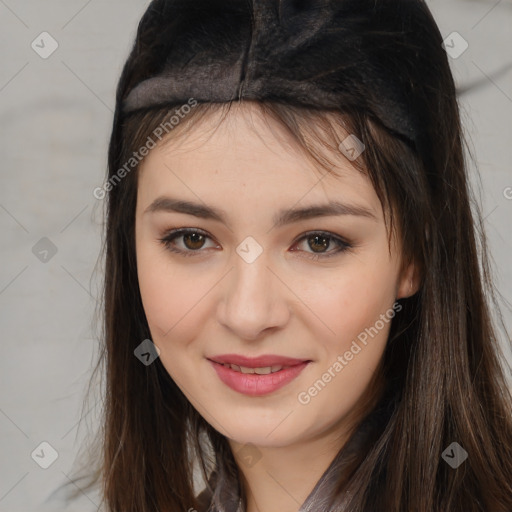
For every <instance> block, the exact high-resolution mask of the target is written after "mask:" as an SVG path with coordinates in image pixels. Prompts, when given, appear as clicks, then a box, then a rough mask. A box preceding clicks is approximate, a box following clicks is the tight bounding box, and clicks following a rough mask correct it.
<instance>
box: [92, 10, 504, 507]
mask: <svg viewBox="0 0 512 512" xmlns="http://www.w3.org/2000/svg"><path fill="white" fill-rule="evenodd" d="M463 154H464V153H463V144H462V134H461V126H460V120H459V112H458V107H457V100H456V91H455V87H454V82H453V79H452V75H451V73H450V69H449V64H448V59H447V55H446V53H445V51H444V49H443V45H442V37H441V35H440V33H439V30H438V28H437V26H436V24H435V22H434V20H433V18H432V16H431V14H430V12H429V10H428V8H427V7H426V5H425V3H424V2H422V1H419V0H417V1H413V0H407V1H405V0H399V1H397V0H394V1H392V2H391V1H384V0H379V1H376V0H371V1H370V0H357V1H345V0H318V1H303V2H299V1H296V0H295V1H294V0H281V1H277V0H252V1H248V0H233V1H230V2H227V1H225V0H223V1H221V0H208V1H201V0H195V1H193V2H191V1H189V0H173V1H171V0H167V1H164V0H155V1H153V2H152V3H151V5H150V6H149V8H148V9H147V12H146V13H145V14H144V17H143V18H142V20H141V23H140V26H139V30H138V33H137V38H136V41H135V45H134V47H133V50H132V52H131V54H130V56H129V58H128V61H127V62H126V65H125V68H124V71H123V73H122V76H121V79H120V82H119V86H118V91H117V105H116V112H115V119H114V125H113V132H112V138H111V142H110V150H109V176H108V180H107V182H106V183H105V185H104V186H103V187H102V188H100V189H98V190H97V191H95V195H96V196H97V197H102V196H104V195H105V194H108V197H107V199H108V216H107V231H106V282H105V297H104V299H105V304H104V306H105V310H104V311H105V347H104V352H103V354H102V359H101V362H102V363H104V367H103V368H104V370H105V372H106V400H105V420H104V428H103V436H104V437H103V442H102V450H103V454H104V456H103V460H102V467H101V468H100V470H99V473H100V475H101V476H100V478H101V480H100V481H101V482H102V484H103V487H102V492H103V497H104V504H105V505H106V507H107V510H109V511H116V512H117V511H123V512H127V511H136V512H149V511H159V512H179V511H190V512H192V511H194V510H196V511H201V512H204V511H207V510H208V511H212V512H213V511H215V512H241V511H244V512H276V511H279V512H296V511H298V510H300V511H302V512H305V511H308V512H328V511H333V512H334V511H350V512H356V511H358V512H359V511H361V512H362V511H365V512H370V511H371V512H375V511H385V512H403V511H417V512H432V511H443V512H445V511H457V512H458V511H467V512H469V511H482V512H484V511H485V512H490V511H494V512H510V511H511V510H512V419H511V417H512V415H511V404H512V399H511V394H510V390H509V388H508V387H507V382H506V379H505V373H504V370H503V369H502V366H501V365H500V349H499V343H498V339H497V338H498V336H497V327H496V325H494V324H493V322H492V321H491V313H490V306H491V305H493V304H494V305H495V302H493V299H494V291H493V290H494V288H493V285H492V283H491V282H490V280H489V277H488V266H487V259H486V250H485V237H484V235H483V233H482V232H481V224H480V217H479V215H478V213H477V212H476V211H475V212H473V213H472V210H471V193H470V191H469V189H468V180H467V175H466V170H465V162H464V156H463ZM99 367H101V366H99ZM99 367H98V368H99ZM205 486H206V487H205ZM204 487H205V488H204ZM203 488H204V490H202V489H203Z"/></svg>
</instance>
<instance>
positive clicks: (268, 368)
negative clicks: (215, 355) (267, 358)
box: [224, 363, 283, 375]
mask: <svg viewBox="0 0 512 512" xmlns="http://www.w3.org/2000/svg"><path fill="white" fill-rule="evenodd" d="M224 366H225V367H227V368H231V369H232V370H234V371H235V372H241V373H257V374H258V375H268V374H269V373H275V372H278V371H280V370H282V369H283V366H282V365H280V364H278V365H274V366H265V367H262V368H248V367H246V366H238V365H236V364H229V363H224Z"/></svg>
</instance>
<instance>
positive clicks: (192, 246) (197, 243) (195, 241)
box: [159, 228, 352, 260]
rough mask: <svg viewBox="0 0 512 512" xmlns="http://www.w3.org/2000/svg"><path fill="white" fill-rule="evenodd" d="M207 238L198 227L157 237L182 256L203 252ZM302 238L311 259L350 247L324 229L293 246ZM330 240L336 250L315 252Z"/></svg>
mask: <svg viewBox="0 0 512 512" xmlns="http://www.w3.org/2000/svg"><path fill="white" fill-rule="evenodd" d="M176 239H180V240H181V242H182V247H181V248H180V247H178V246H177V244H176V243H175V240H176ZM207 239H210V240H211V237H210V236H209V235H208V234H207V233H206V232H204V231H202V230H200V229H188V228H181V229H174V230H171V231H169V232H168V233H166V235H165V236H164V237H163V238H159V241H160V242H161V243H162V244H163V245H164V247H165V248H166V249H168V250H169V251H171V252H175V253H178V254H180V255H183V256H198V255H199V254H200V253H201V252H203V251H201V249H202V248H203V246H204V243H205V240H207ZM302 240H304V241H306V242H307V244H308V246H309V248H311V249H312V250H313V252H312V253H308V252H307V251H302V252H305V253H306V254H307V255H306V256H304V257H306V258H308V259H312V260H318V259H322V258H331V257H332V256H335V255H336V254H339V253H342V252H345V251H347V250H348V249H351V248H352V245H351V244H350V243H348V242H346V241H344V240H343V239H342V238H340V237H339V236H336V235H334V234H332V233H329V232H326V231H310V232H308V233H305V234H304V235H302V236H301V237H300V238H299V239H297V241H296V242H294V247H295V246H296V245H298V243H299V242H300V241H302ZM332 242H334V244H335V245H336V247H337V248H336V250H334V251H330V252H318V251H317V252H315V250H316V248H320V250H322V249H328V248H329V247H330V246H331V244H332ZM292 251H293V252H296V249H292Z"/></svg>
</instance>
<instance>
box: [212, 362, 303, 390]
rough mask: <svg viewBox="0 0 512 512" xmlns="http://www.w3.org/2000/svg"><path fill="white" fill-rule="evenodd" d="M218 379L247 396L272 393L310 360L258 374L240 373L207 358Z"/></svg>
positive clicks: (289, 380) (294, 375) (287, 381)
mask: <svg viewBox="0 0 512 512" xmlns="http://www.w3.org/2000/svg"><path fill="white" fill-rule="evenodd" d="M209 361H210V363H211V364H212V366H213V367H214V369H215V371H216V372H217V375H218V376H219V378H220V380H221V381H222V382H224V384H226V386H229V387H230V388H231V389H233V390H234V391H238V392H239V393H243V394H244V395H249V396H262V395H267V394H268V393H272V392H273V391H276V390H278V389H279V388H282V387H283V386H285V385H286V384H288V383H289V382H291V381H292V380H293V379H295V377H297V376H298V375H299V373H300V372H301V371H302V370H304V368H306V366H307V365H308V364H309V363H310V361H304V362H303V363H301V364H298V365H296V366H289V367H288V368H283V369H282V370H279V371H278V372H275V373H268V374H266V375H259V374H257V373H241V372H236V371H235V370H232V369H231V368H228V367H227V366H224V365H223V364H219V363H215V362H213V361H211V360H209Z"/></svg>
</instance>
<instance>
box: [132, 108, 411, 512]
mask: <svg viewBox="0 0 512 512" xmlns="http://www.w3.org/2000/svg"><path fill="white" fill-rule="evenodd" d="M269 124H270V126H271V127H272V130H269ZM218 125H219V117H218V116H217V115H216V114H215V115H212V116H209V117H207V118H205V119H203V120H201V122H200V123H199V124H197V125H196V126H194V127H193V129H192V131H191V132H189V134H188V136H187V137H178V138H176V139H175V140H172V143H171V144H165V145H162V144H159V145H158V146H157V147H156V148H155V149H153V150H151V152H150V153H149V155H148V156H147V157H146V158H145V160H144V161H143V162H142V164H141V167H140V175H139V183H138V196H137V209H136V253H137V268H138V277H139V283H140V290H141V296H142V301H143V305H144V309H145V312H146V317H147V321H148V323H149V327H150V330H151V334H152V340H153V342H154V343H155V344H156V345H157V347H158V348H159V350H160V359H161V362H162V364H163V365H164V366H165V368H166V369H167V371H168V372H169V374H170V375H171V377H172V378H173V379H174V380H175V382H176V383H177V384H178V386H179V387H180V388H181V390H182V391H183V392H184V394H185V395H186V396H187V398H188V399H189V400H190V402H191V403H192V404H193V406H194V407H195V408H196V409H197V411H198V412H199V413H200V414H201V415H202V416H203V417H204V418H205V419H206V420H207V421H208V422H209V423H210V424H211V425H212V426H213V427H214V428H215V429H217V430H218V431H219V432H220V433H222V434H223V435H225V436H226V437H227V438H228V440H229V443H230V445H231V448H232V449H233V452H234V454H235V459H236V460H237V463H238V464H239V467H240V469H241V472H242V475H243V485H244V486H245V489H246V493H247V495H248V512H256V511H259V512H274V511H279V512H295V511H297V510H298V509H299V508H300V505H301V504H302V503H303V502H304V500H305V499H306V497H307V496H308V494H309V493H310V492H311V490H312V489H313V487H314V485H315V484H316V483H317V481H318V479H319V478H320V477H321V475H322V473H323V472H324V471H325V470H326V468H327V467H328V465H329V464H330V462H331V461H332V459H333V458H334V456H335V454H336V453H337V451H338V450H339V449H340V448H341V447H342V446H343V444H344V443H345V442H346V440H347V438H348V435H349V433H350V429H351V428H352V426H353V425H354V421H355V420H356V419H357V418H359V417H360V414H362V413H363V412H364V410H361V409H362V404H365V403H366V402H365V397H366V396H367V394H368V393H369V391H370V384H371V381H372V377H373V375H374V373H375V370H376V368H377V366H378V364H379V362H380V360H381V357H382V354H383V351H384V348H385V345H386V342H387V338H388V333H389V327H390V322H387V323H385V326H384V328H382V329H380V330H379V332H378V334H377V335H375V336H374V337H373V338H369V341H368V343H367V345H366V346H364V345H362V344H361V343H359V345H361V347H362V350H361V351H360V352H358V353H357V355H354V357H353V358H352V360H350V361H348V362H347V363H348V364H347V365H346V366H344V368H343V370H342V371H339V372H337V373H336V372H335V375H336V376H335V377H333V378H332V379H331V381H330V382H329V383H328V384H326V386H325V387H324V388H323V389H322V390H321V391H320V392H318V393H317V394H316V396H314V397H311V400H310V401H309V403H307V404H303V403H300V402H299V400H298V395H299V393H301V392H305V391H306V392H307V390H308V389H309V388H310V387H311V386H312V384H313V383H314V382H315V381H317V380H318V379H320V378H321V377H322V375H323V374H324V373H325V372H326V371H327V370H328V369H329V368H330V367H331V368H332V366H333V363H334V362H335V361H337V360H338V359H337V358H338V356H340V355H342V356H343V354H345V352H347V351H348V350H349V349H350V347H351V344H352V342H353V340H356V339H357V336H358V334H360V333H361V332H363V331H364V330H365V328H368V327H370V326H373V325H374V324H375V323H376V321H377V320H379V318H381V317H380V315H381V314H384V313H385V312H386V311H387V310H390V309H392V306H393V304H394V303H395V301H396V299H398V298H402V297H407V296H410V295H412V294H413V293H415V292H416V290H417V287H418V278H417V276H416V272H415V267H414V265H413V264H411V265H410V266H408V267H407V268H405V269H404V270H403V271H402V272H400V263H401V256H400V255H401V249H400V244H399V243H398V241H397V239H396V238H393V244H392V245H391V251H390V247H389V246H388V234H387V231H386V226H385V224H384V217H383V211H382V207H381V204H380V201H379V199H378V197H377V195H376V193H375V191H374V189H373V187H372V185H371V183H370V182H369V180H368V179H367V178H366V177H365V176H364V175H363V174H362V173H361V172H359V171H358V170H356V169H355V168H354V167H353V166H352V165H351V163H350V162H349V160H347V159H346V158H345V157H344V156H343V155H342V154H341V153H340V158H339V165H338V167H337V168H336V176H333V175H330V174H326V175H325V176H324V177H323V178H322V176H323V175H324V174H325V171H324V170H319V169H317V168H315V166H314V164H313V163H312V162H311V161H310V160H308V159H307V158H305V156H304V154H303V153H302V152H301V150H300V149H299V148H298V147H297V146H295V145H294V144H295V143H294V142H293V141H292V139H291V136H290V135H289V134H287V133H285V132H284V130H283V129H282V128H281V127H280V126H279V125H277V124H276V123H275V121H272V120H270V119H268V120H267V121H264V120H263V119H262V117H261V114H260V113H259V111H258V110H257V109H256V108H255V107H254V106H253V105H251V104H244V105H242V106H239V107H237V108H235V109H233V110H231V111H230V113H229V115H228V117H227V118H226V119H225V120H224V122H222V124H221V125H220V126H218ZM255 156H257V157H255ZM161 196H170V197H173V198H177V199H182V200H188V201H193V202H197V203H201V204H207V205H210V206H213V207H216V208H219V209H223V210H224V211H225V213H226V216H227V224H224V223H222V222H219V221H217V220H211V219H202V218H199V217H196V216H192V215H189V214H184V213H176V212H170V211H154V212H152V211H147V209H148V207H149V206H150V205H151V203H152V202H153V201H154V200H155V199H157V198H158V197H161ZM333 200H337V201H341V202H343V203H346V204H351V205H358V206H362V207H364V208H366V209H368V210H370V211H371V213H372V214H373V215H374V217H373V218H372V217H367V216H354V215H341V216H329V217H317V218H313V219H308V220H303V221H299V222H295V223H291V224H288V225H285V226H282V227H275V226H273V223H272V217H273V215H274V214H275V213H277V212H278V211H279V210H280V209H282V208H291V207H305V206H309V205H312V204H318V203H321V204H323V203H327V202H329V201H333ZM175 228H190V229H199V230H202V231H204V232H206V233H207V237H206V238H204V239H200V238H199V240H195V239H193V238H192V239H190V237H187V236H183V235H182V236H179V237H178V238H176V239H174V241H173V242H171V244H174V246H175V247H177V248H178V249H182V250H183V251H188V253H193V255H192V256H190V257H187V256H184V255H180V254H177V253H173V252H171V251H170V250H169V249H167V248H166V247H165V246H164V244H163V243H162V242H161V241H160V239H161V238H163V237H165V235H166V233H167V232H168V231H169V230H171V229H175ZM319 230H321V231H326V232H329V233H330V234H332V235H331V236H334V237H336V236H338V237H340V238H342V239H343V240H345V241H346V242H349V243H350V244H352V245H353V247H351V248H349V249H347V250H345V251H342V252H338V253H336V251H337V250H338V246H337V245H336V243H335V239H330V245H324V246H322V245H321V241H320V243H319V242H316V243H315V240H314V239H312V238H311V236H314V235H308V236H309V244H308V236H306V237H305V238H304V237H303V235H304V233H306V232H309V231H319ZM248 236H251V237H253V238H254V239H255V240H256V241H257V243H258V244H259V245H260V246H261V248H262V249H263V252H262V253H261V254H260V256H259V257H258V258H257V259H256V260H255V261H254V262H252V263H247V262H246V261H245V260H244V259H243V258H241V257H240V256H239V255H238V253H237V252H236V249H237V247H238V246H239V245H240V244H241V242H242V241H243V240H244V239H245V238H246V237H248ZM208 237H209V238H208ZM194 249H195V252H194ZM323 253H325V254H331V255H332V257H330V258H324V259H318V260H317V261H315V260H313V259H309V258H308V256H310V257H311V256H315V255H317V254H320V255H321V254H323ZM397 314H399V313H397ZM226 353H236V354H242V355H246V356H249V357H255V356H258V355H261V354H277V355H284V356H290V357H296V358H299V359H308V360H311V361H312V362H311V363H310V364H309V365H308V366H307V367H306V368H305V370H304V371H303V372H302V373H301V374H300V375H299V376H298V377H297V378H296V379H295V380H293V381H292V382H290V383H289V384H287V385H286V386H284V387H283V388H281V389H279V390H278V391H275V392H273V393H271V394H269V395H266V396H262V397H251V396H247V395H243V394H241V393H238V392H236V391H233V390H232V389H230V388H229V387H227V386H226V385H225V384H224V383H223V382H222V381H221V380H220V379H219V378H218V376H217V374H216V372H215V371H214V369H213V368H212V366H211V363H210V362H209V361H208V360H207V357H212V356H215V355H218V354H226ZM247 443H249V446H246V445H247ZM239 450H242V452H241V453H238V452H239ZM247 453H249V454H251V455H254V456H255V458H254V459H253V460H256V459H258V460H257V461H256V463H252V464H247V463H246V462H245V460H246V459H243V458H242V455H246V454H247ZM305 468H307V471H306V470H305Z"/></svg>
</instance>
